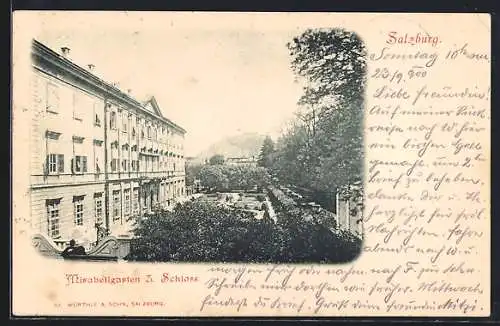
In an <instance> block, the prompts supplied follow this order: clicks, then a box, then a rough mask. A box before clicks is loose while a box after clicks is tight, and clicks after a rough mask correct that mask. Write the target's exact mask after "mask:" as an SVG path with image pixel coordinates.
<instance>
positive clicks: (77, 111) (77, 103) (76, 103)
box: [73, 93, 84, 121]
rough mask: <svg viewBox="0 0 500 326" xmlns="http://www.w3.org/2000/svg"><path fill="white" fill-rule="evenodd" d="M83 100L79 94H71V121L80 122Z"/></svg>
mask: <svg viewBox="0 0 500 326" xmlns="http://www.w3.org/2000/svg"><path fill="white" fill-rule="evenodd" d="M83 102H84V101H83V99H82V98H81V96H80V94H78V93H73V119H75V120H80V121H81V120H82V116H83V114H82V110H83V108H82V106H83V105H84V103H83Z"/></svg>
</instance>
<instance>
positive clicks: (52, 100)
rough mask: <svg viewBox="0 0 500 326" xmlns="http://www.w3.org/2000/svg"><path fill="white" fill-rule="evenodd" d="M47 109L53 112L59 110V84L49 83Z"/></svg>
mask: <svg viewBox="0 0 500 326" xmlns="http://www.w3.org/2000/svg"><path fill="white" fill-rule="evenodd" d="M46 109H47V111H49V112H52V113H58V112H59V90H58V87H57V85H54V84H51V83H48V84H47V105H46Z"/></svg>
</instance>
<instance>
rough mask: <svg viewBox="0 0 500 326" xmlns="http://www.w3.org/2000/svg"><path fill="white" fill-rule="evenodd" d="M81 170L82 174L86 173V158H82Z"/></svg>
mask: <svg viewBox="0 0 500 326" xmlns="http://www.w3.org/2000/svg"><path fill="white" fill-rule="evenodd" d="M82 169H83V172H87V156H82Z"/></svg>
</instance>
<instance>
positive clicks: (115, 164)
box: [111, 158, 118, 172]
mask: <svg viewBox="0 0 500 326" xmlns="http://www.w3.org/2000/svg"><path fill="white" fill-rule="evenodd" d="M117 170H118V159H117V158H113V159H111V171H112V172H116V171H117Z"/></svg>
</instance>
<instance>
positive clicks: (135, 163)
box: [132, 160, 139, 171]
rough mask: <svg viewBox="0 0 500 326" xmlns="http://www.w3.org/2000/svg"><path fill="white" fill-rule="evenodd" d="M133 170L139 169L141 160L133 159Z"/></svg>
mask: <svg viewBox="0 0 500 326" xmlns="http://www.w3.org/2000/svg"><path fill="white" fill-rule="evenodd" d="M132 171H139V161H138V160H132Z"/></svg>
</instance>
